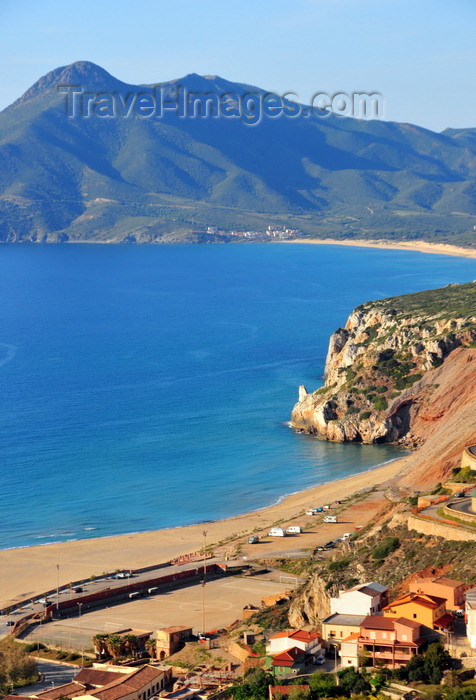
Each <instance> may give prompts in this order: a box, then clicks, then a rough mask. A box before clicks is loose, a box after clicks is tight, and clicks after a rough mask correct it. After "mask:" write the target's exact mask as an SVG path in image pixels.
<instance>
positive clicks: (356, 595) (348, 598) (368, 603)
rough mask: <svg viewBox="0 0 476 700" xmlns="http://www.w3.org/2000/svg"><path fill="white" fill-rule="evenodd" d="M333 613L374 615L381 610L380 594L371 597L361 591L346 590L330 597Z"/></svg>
mask: <svg viewBox="0 0 476 700" xmlns="http://www.w3.org/2000/svg"><path fill="white" fill-rule="evenodd" d="M330 605H331V615H332V614H333V613H339V614H340V615H374V614H375V613H376V612H378V611H379V609H380V607H379V605H380V596H379V595H377V596H374V597H373V598H371V597H370V596H368V595H365V594H364V593H361V592H360V591H345V592H344V593H341V594H340V595H339V597H338V598H331V599H330Z"/></svg>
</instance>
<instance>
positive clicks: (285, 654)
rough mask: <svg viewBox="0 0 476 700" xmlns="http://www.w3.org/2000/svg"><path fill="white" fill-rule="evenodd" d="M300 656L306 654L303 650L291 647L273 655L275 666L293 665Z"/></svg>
mask: <svg viewBox="0 0 476 700" xmlns="http://www.w3.org/2000/svg"><path fill="white" fill-rule="evenodd" d="M300 656H304V652H303V650H302V649H298V647H291V648H290V649H286V651H282V652H281V653H280V654H276V656H273V666H292V665H293V664H294V663H295V661H296V659H298V658H299V657H300Z"/></svg>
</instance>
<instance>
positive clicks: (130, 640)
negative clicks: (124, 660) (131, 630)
mask: <svg viewBox="0 0 476 700" xmlns="http://www.w3.org/2000/svg"><path fill="white" fill-rule="evenodd" d="M122 641H123V644H124V653H125V654H127V655H128V656H135V653H136V651H137V648H138V646H139V639H138V638H137V636H136V635H135V634H125V635H124V636H123V638H122Z"/></svg>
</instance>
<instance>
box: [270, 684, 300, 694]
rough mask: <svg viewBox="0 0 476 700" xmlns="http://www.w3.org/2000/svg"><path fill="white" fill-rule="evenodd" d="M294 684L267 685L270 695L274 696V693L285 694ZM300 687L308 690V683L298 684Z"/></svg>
mask: <svg viewBox="0 0 476 700" xmlns="http://www.w3.org/2000/svg"><path fill="white" fill-rule="evenodd" d="M295 687H296V686H294V685H271V686H270V687H269V690H270V693H271V696H272V697H274V694H275V693H279V694H280V695H281V696H285V695H286V696H287V695H289V693H290V692H291V690H292V688H295ZM299 687H300V688H303V689H304V690H309V686H308V685H300V686H299Z"/></svg>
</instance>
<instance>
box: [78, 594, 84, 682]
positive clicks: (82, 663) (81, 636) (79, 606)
mask: <svg viewBox="0 0 476 700" xmlns="http://www.w3.org/2000/svg"><path fill="white" fill-rule="evenodd" d="M82 605H83V604H82V603H77V606H78V617H79V638H80V640H81V668H82V667H83V666H84V657H83V635H82V634H81V606H82Z"/></svg>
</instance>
